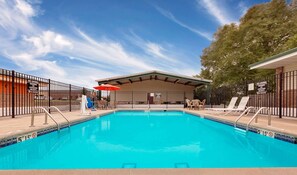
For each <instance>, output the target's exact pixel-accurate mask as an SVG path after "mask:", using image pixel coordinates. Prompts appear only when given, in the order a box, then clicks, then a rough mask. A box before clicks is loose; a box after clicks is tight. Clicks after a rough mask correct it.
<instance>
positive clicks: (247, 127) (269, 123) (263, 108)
mask: <svg viewBox="0 0 297 175" xmlns="http://www.w3.org/2000/svg"><path fill="white" fill-rule="evenodd" d="M262 110H267V112H268V126H270V125H271V111H270V109H269V108H267V107H261V108H260V109H259V110H258V111H257V112H256V114H255V115H254V116H253V117H252V118H251V120H250V121H249V122H248V124H247V125H246V131H248V130H249V126H250V124H251V123H252V121H253V120H254V119H255V123H258V114H259V113H260V112H261V111H262Z"/></svg>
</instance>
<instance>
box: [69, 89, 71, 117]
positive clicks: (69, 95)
mask: <svg viewBox="0 0 297 175" xmlns="http://www.w3.org/2000/svg"><path fill="white" fill-rule="evenodd" d="M69 111H70V112H71V84H69Z"/></svg>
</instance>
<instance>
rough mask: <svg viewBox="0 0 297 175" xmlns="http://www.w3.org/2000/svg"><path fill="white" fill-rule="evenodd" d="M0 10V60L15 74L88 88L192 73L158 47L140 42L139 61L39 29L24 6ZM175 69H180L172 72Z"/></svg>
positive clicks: (118, 49)
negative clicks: (100, 82)
mask: <svg viewBox="0 0 297 175" xmlns="http://www.w3.org/2000/svg"><path fill="white" fill-rule="evenodd" d="M0 9H1V10H0V41H1V42H0V55H2V56H4V57H6V58H7V59H9V60H11V61H13V62H14V63H15V64H16V65H18V66H19V67H20V69H21V71H26V72H27V71H35V72H36V73H38V76H43V77H45V78H51V79H54V80H58V81H62V82H67V83H68V82H69V83H72V84H78V85H82V86H88V87H92V86H93V85H94V84H96V83H95V81H94V80H95V79H98V78H103V77H108V76H115V75H118V74H122V73H135V72H140V71H147V70H167V71H168V70H170V71H171V70H172V71H173V72H176V73H183V72H184V71H185V70H186V72H185V73H190V72H192V70H189V69H186V68H185V67H186V65H184V64H183V63H181V62H178V60H177V59H176V57H175V56H174V55H173V56H172V54H169V53H170V52H171V51H169V50H167V48H166V47H164V46H163V45H162V44H158V43H155V42H151V41H144V40H143V39H140V40H139V42H140V44H141V47H142V49H143V51H144V52H145V53H146V54H143V55H139V54H135V53H133V52H130V51H129V50H127V49H126V48H125V47H124V46H123V45H122V44H121V43H120V42H118V41H114V40H110V39H106V38H105V39H102V38H99V39H97V38H96V39H95V38H92V37H91V35H89V34H87V33H86V32H83V31H82V30H81V29H78V28H76V27H73V30H72V31H74V33H71V35H70V33H67V35H65V34H62V33H59V32H56V31H53V30H49V29H44V28H43V27H41V26H39V25H38V24H36V23H35V21H34V17H36V16H38V15H39V14H38V10H37V9H38V7H35V6H34V4H31V3H29V1H25V0H0ZM53 55H54V56H53ZM56 56H57V57H56ZM148 56H151V57H148ZM65 62H67V64H65ZM176 65H178V66H179V67H180V68H181V69H177V68H173V67H176Z"/></svg>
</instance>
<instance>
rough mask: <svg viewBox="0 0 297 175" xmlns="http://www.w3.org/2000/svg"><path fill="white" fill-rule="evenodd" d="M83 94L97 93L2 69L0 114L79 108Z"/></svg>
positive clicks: (9, 114)
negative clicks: (43, 108) (55, 107)
mask: <svg viewBox="0 0 297 175" xmlns="http://www.w3.org/2000/svg"><path fill="white" fill-rule="evenodd" d="M83 93H84V94H86V95H87V96H90V97H94V96H95V94H94V91H93V90H91V89H87V88H84V87H80V86H74V85H71V84H66V83H62V82H58V81H54V80H51V79H45V78H41V77H37V76H32V75H28V74H23V73H19V72H16V71H14V70H5V69H0V117H3V116H12V117H13V118H14V117H15V116H17V115H23V114H30V113H31V111H32V109H33V108H35V107H49V106H57V107H59V109H60V110H63V111H71V110H77V109H79V107H80V100H81V96H82V94H83ZM39 112H41V111H39Z"/></svg>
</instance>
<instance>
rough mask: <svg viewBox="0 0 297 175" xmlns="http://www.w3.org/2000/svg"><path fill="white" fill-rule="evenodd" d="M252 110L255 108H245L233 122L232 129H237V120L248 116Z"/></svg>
mask: <svg viewBox="0 0 297 175" xmlns="http://www.w3.org/2000/svg"><path fill="white" fill-rule="evenodd" d="M252 109H255V107H253V106H250V107H248V108H246V109H245V110H244V111H243V112H242V113H241V114H240V116H239V117H237V119H236V120H235V122H234V127H235V128H236V127H237V122H238V120H239V119H241V117H243V116H246V115H248V114H249V113H250V111H251V110H252Z"/></svg>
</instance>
